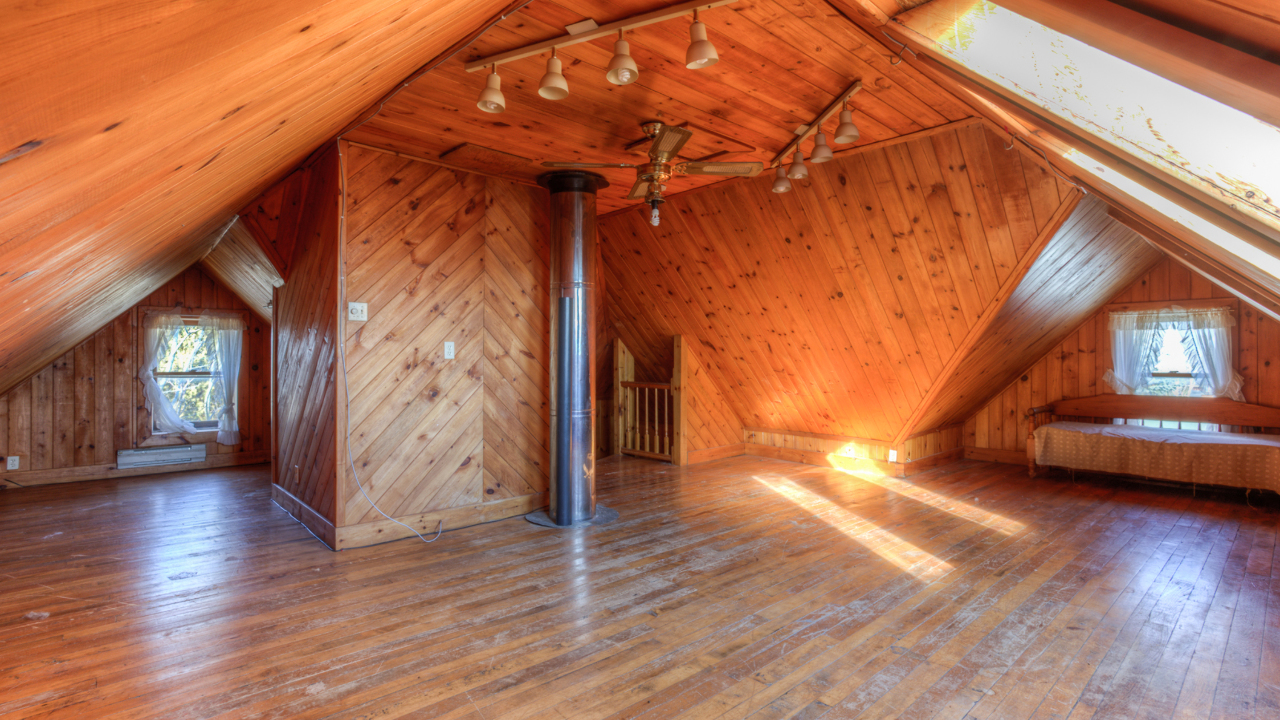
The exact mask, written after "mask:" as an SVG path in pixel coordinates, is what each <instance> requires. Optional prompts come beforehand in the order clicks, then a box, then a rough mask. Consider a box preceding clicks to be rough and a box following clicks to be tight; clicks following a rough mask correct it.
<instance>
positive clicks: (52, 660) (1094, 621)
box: [0, 457, 1280, 720]
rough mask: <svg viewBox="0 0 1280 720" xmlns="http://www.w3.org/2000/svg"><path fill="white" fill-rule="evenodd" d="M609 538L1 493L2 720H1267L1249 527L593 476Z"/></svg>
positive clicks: (1051, 491)
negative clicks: (365, 525) (314, 522)
mask: <svg viewBox="0 0 1280 720" xmlns="http://www.w3.org/2000/svg"><path fill="white" fill-rule="evenodd" d="M600 485H601V493H600V496H601V499H602V501H603V502H604V503H606V504H608V505H610V506H612V507H614V508H616V509H617V510H619V511H620V512H621V514H622V518H621V520H619V521H618V522H617V523H615V524H613V525H610V526H606V527H599V528H589V529H584V530H577V531H567V532H566V531H554V530H548V529H544V528H539V527H536V526H533V525H531V524H529V523H527V522H525V521H524V520H522V519H519V518H516V519H511V520H506V521H503V522H499V523H494V524H491V525H485V526H481V527H475V528H469V529H465V530H459V531H455V532H450V533H446V534H445V535H444V536H443V537H441V539H440V540H439V541H438V542H436V543H435V544H432V545H424V544H422V543H421V542H420V541H417V540H413V541H409V540H403V541H399V542H395V543H389V544H386V545H381V546H377V547H371V548H365V549H361V550H352V551H345V552H342V553H332V552H330V551H328V550H327V549H325V548H324V547H323V546H321V544H320V543H319V542H318V541H316V540H315V539H313V538H312V537H311V536H310V535H309V534H308V533H307V531H306V530H305V529H304V528H303V527H302V526H301V525H299V524H298V523H296V522H294V521H293V520H292V519H290V518H289V517H288V516H287V515H285V513H284V512H283V511H281V510H280V509H279V508H277V507H276V506H274V505H272V504H271V502H270V500H269V498H268V495H269V493H268V474H267V472H266V470H264V469H262V468H250V469H239V470H228V471H219V472H216V473H215V472H199V473H189V474H183V475H175V476H170V477H165V478H148V479H138V480H127V481H98V482H87V483H78V484H70V485H60V486H49V487H43V488H28V489H18V490H6V491H0V583H2V587H3V592H2V594H0V717H5V718H10V717H21V718H52V717H60V718H95V719H102V718H208V717H218V718H256V717H269V718H321V717H334V718H357V717H359V718H374V717H376V718H397V717H403V718H409V717H412V718H458V719H463V718H466V719H468V720H470V719H475V720H495V719H496V718H551V719H556V720H567V719H577V718H642V717H643V718H655V719H656V718H662V719H666V718H705V719H710V718H732V719H735V720H736V719H738V718H745V717H751V718H804V719H806V720H809V719H812V718H818V717H821V718H827V719H835V718H853V717H874V718H884V717H901V718H1032V717H1034V718H1067V717H1070V718H1072V719H1073V720H1079V719H1081V718H1089V717H1094V718H1171V717H1178V718H1209V717H1212V718H1217V717H1223V718H1246V717H1259V718H1276V717H1280V572H1278V571H1277V568H1278V565H1277V564H1278V563H1280V556H1277V555H1276V554H1275V553H1274V552H1273V551H1274V546H1275V540H1276V525H1277V519H1280V514H1277V513H1276V512H1275V511H1272V510H1260V509H1251V508H1249V507H1247V506H1246V505H1244V504H1243V503H1235V502H1227V501H1223V500H1211V499H1205V498H1203V497H1200V498H1193V497H1191V495H1190V494H1189V493H1184V492H1181V491H1160V490H1155V489H1135V488H1133V487H1128V486H1119V485H1116V486H1112V485H1107V484H1105V483H1081V484H1079V485H1075V484H1073V483H1072V482H1071V481H1070V480H1068V479H1065V478H1058V479H1054V478H1050V479H1042V480H1037V481H1034V482H1033V481H1029V480H1027V479H1026V477H1025V469H1024V468H1020V467H1016V466H1011V465H995V464H989V463H981V462H974V461H967V462H961V463H957V464H954V465H951V466H948V467H946V468H942V469H940V470H937V471H934V472H932V473H929V474H927V475H921V476H917V477H914V478H912V479H911V481H910V482H909V483H908V482H906V481H899V480H891V479H884V478H877V477H872V476H868V477H867V478H861V477H858V476H851V475H847V474H843V473H840V472H838V471H834V470H827V469H823V468H815V467H810V466H803V465H794V464H790V463H786V462H781V461H775V460H767V459H762V458H747V457H742V458H733V459H730V460H725V461H720V462H716V463H711V464H707V465H702V466H697V467H695V468H693V469H692V470H689V471H687V472H682V471H677V470H675V469H674V468H671V467H670V466H665V465H659V464H656V463H651V462H647V461H636V460H626V461H618V460H610V461H606V462H605V463H604V464H603V467H602V468H601V478H600Z"/></svg>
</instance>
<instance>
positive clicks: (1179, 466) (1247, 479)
mask: <svg viewBox="0 0 1280 720" xmlns="http://www.w3.org/2000/svg"><path fill="white" fill-rule="evenodd" d="M1035 444H1036V463H1038V464H1040V465H1055V466H1059V467H1068V468H1075V469H1077V470H1092V471H1096V472H1114V473H1125V474H1129V475H1138V476H1141V477H1148V478H1159V479H1162V480H1177V481H1181V482H1194V483H1206V484H1212V485H1231V486H1235V487H1253V488H1267V489H1270V490H1276V491H1280V435H1243V434H1237V433H1218V432H1203V431H1200V430H1174V429H1169V428H1153V427H1144V426H1141V425H1094V424H1091V423H1079V422H1054V423H1049V424H1048V425H1042V426H1040V427H1038V428H1036V431H1035Z"/></svg>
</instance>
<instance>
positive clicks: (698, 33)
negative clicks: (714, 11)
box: [684, 20, 720, 70]
mask: <svg viewBox="0 0 1280 720" xmlns="http://www.w3.org/2000/svg"><path fill="white" fill-rule="evenodd" d="M718 62H720V55H719V54H718V53H716V46H715V45H712V44H711V41H710V40H708V39H707V26H706V25H704V24H703V23H702V22H700V21H698V20H695V21H694V22H693V24H692V25H690V26H689V49H688V50H686V51H685V53H684V66H685V67H687V68H689V69H690V70H701V69H702V68H708V67H711V66H712V65H715V64H716V63H718Z"/></svg>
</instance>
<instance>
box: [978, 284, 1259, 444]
mask: <svg viewBox="0 0 1280 720" xmlns="http://www.w3.org/2000/svg"><path fill="white" fill-rule="evenodd" d="M1215 298H1216V299H1220V300H1224V301H1228V302H1232V303H1233V304H1234V306H1235V307H1236V308H1237V312H1238V314H1237V318H1236V319H1237V326H1236V330H1237V336H1236V337H1237V339H1238V344H1237V345H1236V352H1237V358H1238V360H1237V368H1236V369H1237V370H1238V371H1239V372H1240V374H1241V375H1242V376H1243V377H1244V397H1245V400H1246V401H1247V402H1250V403H1259V404H1262V405H1270V406H1273V407H1274V406H1280V323H1277V322H1276V321H1274V320H1272V319H1271V318H1269V317H1267V316H1266V315H1263V314H1262V313H1260V312H1258V311H1257V310H1255V309H1254V308H1253V307H1252V306H1250V305H1249V304H1248V303H1246V302H1244V301H1243V300H1238V299H1237V298H1235V296H1234V295H1232V294H1231V293H1230V292H1228V291H1226V290H1224V289H1223V288H1221V287H1219V286H1218V285H1215V284H1213V283H1211V282H1209V281H1208V280H1207V279H1205V278H1204V277H1202V276H1201V275H1199V274H1197V273H1194V272H1192V271H1190V270H1188V269H1187V268H1186V267H1185V266H1183V265H1182V264H1180V263H1178V262H1175V261H1173V260H1169V259H1164V260H1161V261H1160V262H1158V263H1157V264H1156V265H1155V266H1154V267H1152V268H1151V270H1150V271H1149V272H1147V273H1146V274H1144V275H1143V276H1141V277H1140V278H1138V279H1137V280H1135V281H1134V282H1133V283H1132V284H1130V285H1129V287H1128V288H1126V289H1125V290H1123V291H1122V292H1120V293H1119V294H1118V295H1116V296H1115V297H1114V298H1113V299H1112V300H1111V303H1109V304H1116V303H1143V302H1167V303H1169V304H1177V303H1178V302H1190V301H1204V300H1213V299H1215ZM1107 313H1108V309H1107V308H1106V307H1104V308H1101V309H1099V310H1098V311H1097V312H1096V313H1094V314H1093V316H1091V317H1090V318H1089V319H1088V320H1086V321H1085V322H1084V323H1082V324H1081V325H1080V327H1078V328H1076V329H1074V330H1073V331H1071V332H1070V333H1069V334H1068V335H1067V336H1066V337H1065V338H1064V339H1063V340H1062V342H1060V343H1058V345H1057V346H1056V347H1054V348H1053V349H1052V350H1050V351H1049V352H1048V353H1047V354H1045V355H1044V356H1043V357H1041V358H1040V359H1039V360H1037V361H1036V362H1035V363H1034V364H1033V365H1032V366H1031V367H1029V368H1027V369H1026V371H1025V372H1024V373H1023V374H1022V375H1020V376H1019V377H1018V379H1017V380H1015V381H1014V382H1012V383H1010V384H1009V385H1008V386H1007V387H1006V388H1005V389H1004V390H1003V391H1001V392H999V393H997V394H996V395H995V396H994V397H992V398H991V400H990V401H989V402H987V403H986V405H985V406H983V407H982V409H980V410H979V411H978V412H976V413H975V414H974V415H973V416H972V417H970V418H969V419H968V420H967V421H966V422H965V424H964V445H965V455H966V456H967V457H972V458H977V459H982V460H997V461H1003V462H1015V463H1023V462H1026V449H1027V423H1026V419H1025V417H1026V412H1027V410H1028V409H1030V408H1033V407H1038V406H1040V405H1045V404H1048V403H1052V402H1056V401H1058V400H1062V399H1066V398H1077V397H1088V396H1091V395H1102V394H1107V393H1110V392H1111V389H1110V388H1109V387H1108V386H1107V384H1106V382H1105V381H1103V379H1102V378H1103V375H1104V374H1105V373H1106V372H1107V370H1109V369H1111V351H1110V345H1109V335H1108V331H1107Z"/></svg>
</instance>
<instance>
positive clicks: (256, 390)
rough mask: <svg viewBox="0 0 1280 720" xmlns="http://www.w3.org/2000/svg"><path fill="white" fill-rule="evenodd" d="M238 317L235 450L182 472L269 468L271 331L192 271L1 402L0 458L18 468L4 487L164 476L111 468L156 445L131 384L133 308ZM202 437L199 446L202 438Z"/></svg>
mask: <svg viewBox="0 0 1280 720" xmlns="http://www.w3.org/2000/svg"><path fill="white" fill-rule="evenodd" d="M145 307H185V308H189V309H192V310H199V309H216V310H242V311H245V315H246V319H247V320H248V330H247V335H246V338H245V344H244V353H245V354H244V358H243V360H242V364H241V368H242V371H241V376H240V391H239V392H240V402H239V403H238V405H237V407H238V411H239V422H240V432H241V436H242V440H241V443H240V444H239V445H234V446H232V445H219V444H218V443H216V442H207V443H205V445H206V448H207V453H208V459H207V460H205V461H204V462H203V463H195V464H191V465H186V466H183V469H198V468H213V467H226V466H228V465H243V464H251V463H261V462H267V461H268V460H270V442H271V428H270V420H271V416H270V412H269V410H268V408H269V405H268V400H269V397H270V396H269V393H270V357H271V354H270V352H271V326H270V324H268V323H267V322H266V321H265V320H263V319H262V318H260V317H258V316H257V315H256V314H254V313H252V312H249V309H248V306H247V305H245V303H243V302H242V301H241V300H240V299H239V298H238V297H236V296H235V295H234V294H233V293H232V292H231V291H230V290H228V289H227V288H226V287H225V286H223V285H222V284H221V283H219V282H218V281H217V280H215V279H214V278H213V277H212V276H211V275H210V274H208V273H206V272H205V271H204V270H202V269H201V267H200V266H199V265H193V266H191V267H189V268H188V269H187V270H186V271H184V272H183V273H182V274H180V275H178V276H177V277H175V278H173V279H172V280H170V281H169V282H168V283H166V284H165V285H164V286H162V287H161V288H160V289H158V290H156V291H155V292H153V293H152V294H151V295H149V296H148V297H146V298H145V299H143V300H142V301H141V302H139V303H137V304H136V305H135V306H134V307H133V308H130V309H129V310H128V311H126V312H124V313H122V314H121V315H120V316H118V317H117V318H116V319H115V320H114V321H112V322H110V323H108V324H106V325H104V326H103V327H101V328H99V329H98V330H97V331H96V332H94V333H93V335H91V336H90V337H89V338H87V339H86V340H84V341H83V342H81V343H80V344H78V345H76V346H75V348H74V349H73V350H71V351H70V352H68V353H66V354H65V355H63V356H62V357H60V358H58V359H57V360H55V361H54V362H53V363H51V364H50V365H47V366H45V367H44V368H42V369H41V370H40V371H39V372H37V373H35V374H34V375H32V376H30V377H28V378H25V379H24V380H22V381H21V382H19V383H18V384H17V385H15V386H14V387H13V388H12V389H11V390H9V392H7V393H5V394H3V395H0V456H6V455H17V456H19V458H20V461H19V462H20V464H21V468H20V469H19V470H16V471H12V470H5V471H3V475H0V480H2V481H3V482H4V483H5V484H7V485H24V486H26V485H42V484H49V483H57V482H71V481H76V480H92V479H98V478H108V477H128V476H131V475H150V474H155V473H163V472H172V471H173V470H174V467H173V466H165V467H159V468H134V469H131V470H116V469H115V465H116V452H117V451H118V450H126V449H131V448H138V447H150V446H155V445H159V444H172V443H175V442H186V440H180V439H172V440H167V441H166V440H162V439H161V438H158V437H152V436H151V433H150V427H151V415H150V412H149V411H148V410H147V408H146V406H145V404H144V403H143V400H142V398H143V391H142V383H141V381H139V380H138V363H139V361H140V357H141V346H140V342H139V322H140V320H141V316H140V314H139V310H140V308H145ZM208 435H209V434H208V433H201V434H200V435H199V436H197V439H201V438H204V437H207V436H208Z"/></svg>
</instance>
